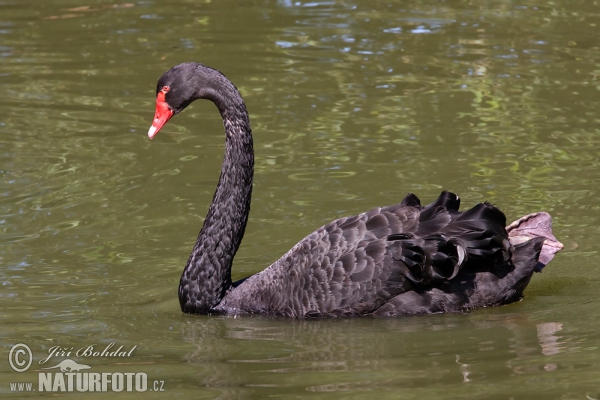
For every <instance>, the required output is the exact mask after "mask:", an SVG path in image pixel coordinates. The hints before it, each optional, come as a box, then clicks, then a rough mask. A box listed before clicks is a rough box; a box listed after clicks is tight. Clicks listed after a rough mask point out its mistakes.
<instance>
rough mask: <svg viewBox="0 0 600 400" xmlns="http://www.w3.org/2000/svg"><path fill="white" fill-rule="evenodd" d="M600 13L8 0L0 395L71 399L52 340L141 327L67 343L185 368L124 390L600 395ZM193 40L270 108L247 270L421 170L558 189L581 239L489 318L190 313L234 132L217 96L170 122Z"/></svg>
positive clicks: (257, 104)
mask: <svg viewBox="0 0 600 400" xmlns="http://www.w3.org/2000/svg"><path fill="white" fill-rule="evenodd" d="M599 27H600V7H598V6H597V5H594V4H593V3H591V2H569V1H555V2H552V3H548V4H544V3H539V2H533V1H520V2H516V1H494V2H470V1H455V2H439V1H416V2H415V1H413V2H393V1H390V2H380V1H366V0H364V1H363V0H361V1H359V0H354V1H349V2H348V1H345V2H341V1H339V2H338V1H329V2H302V1H297V2H294V1H286V0H280V1H266V0H265V1H234V0H226V1H218V2H216V1H215V2H211V1H202V2H197V1H178V2H168V4H167V3H166V2H165V3H161V2H153V1H144V2H134V3H114V2H110V1H105V0H98V1H94V2H88V4H83V5H82V3H81V2H74V1H64V0H63V1H56V0H45V1H26V0H25V1H24V0H20V1H0V232H1V233H0V284H1V289H0V304H2V306H1V307H2V308H1V309H0V327H1V328H0V347H1V349H2V351H0V360H1V361H0V393H2V394H3V395H7V396H15V397H20V396H24V395H25V393H19V392H14V391H11V386H10V384H11V383H15V382H34V386H33V388H35V389H36V391H35V392H31V393H29V395H44V394H45V395H53V393H46V392H44V393H40V391H39V390H37V389H38V373H39V372H42V370H41V368H43V367H45V366H53V365H56V364H57V363H58V362H59V361H61V360H62V359H64V358H66V357H55V358H53V359H52V360H51V361H49V362H48V363H46V364H43V365H41V364H39V361H40V360H42V359H44V358H45V357H47V356H48V351H49V350H50V349H51V348H52V347H55V346H60V347H61V348H65V349H73V351H76V350H78V349H80V348H85V347H87V346H90V345H95V346H96V348H105V347H106V346H108V345H109V344H110V343H115V346H116V347H118V346H123V347H124V348H126V349H131V348H132V347H134V346H137V347H136V348H135V350H134V352H133V353H132V355H131V356H130V357H121V358H118V357H100V356H98V357H76V356H70V357H68V358H71V359H73V360H75V361H76V362H78V363H81V364H87V365H88V366H90V367H91V369H90V371H93V372H111V373H112V372H115V371H121V372H143V373H146V374H147V377H148V382H149V386H150V387H149V389H154V387H153V386H152V385H153V383H154V381H158V382H162V388H163V389H164V392H161V393H155V392H153V393H138V392H135V391H134V392H133V393H121V394H120V397H125V398H134V397H136V396H139V397H141V396H144V397H148V395H155V396H156V397H164V396H173V397H183V396H187V397H191V398H192V397H193V398H220V399H232V398H233V399H236V398H240V399H241V398H244V399H246V398H256V399H263V398H267V397H276V398H305V397H306V398H323V399H332V398H340V399H342V398H343V399H347V398H349V399H364V398H380V399H388V398H389V399H396V398H402V399H423V398H457V399H459V398H460V399H464V398H481V399H511V398H513V399H535V398H540V399H572V398H573V399H579V398H580V399H586V398H587V399H598V398H600V350H599V348H600V333H598V332H600V311H599V310H598V307H597V303H598V302H599V301H600V294H599V292H598V290H597V287H598V284H600V269H599V268H598V265H599V261H600V256H599V255H598V254H597V249H596V243H597V239H598V237H599V235H600V228H599V224H598V215H599V214H598V210H599V205H598V203H597V200H596V197H597V196H596V195H597V193H596V192H597V186H598V182H600V168H599V167H600V163H599V161H598V159H599V155H600V132H599V126H600V125H599V119H600V118H599V115H600V114H599V111H598V110H600V100H599V99H600V96H599V94H600V93H599V88H600V77H599V75H600V47H599V45H598V40H597V39H598V29H600V28H599ZM183 61H198V62H202V63H205V64H207V65H210V66H212V67H215V68H218V69H220V70H221V71H223V72H224V73H225V74H226V75H227V76H228V77H229V78H230V79H231V80H233V82H234V83H235V84H236V85H237V87H238V88H239V89H240V91H241V93H242V94H243V96H244V97H245V99H246V102H247V105H248V109H249V112H250V117H251V121H252V126H253V131H254V141H255V150H256V164H257V165H256V175H255V186H254V191H253V203H252V212H251V215H250V221H249V225H248V229H247V234H246V237H245V240H244V242H243V244H242V248H241V249H240V251H239V253H238V256H237V257H236V262H235V265H234V271H233V275H234V276H233V277H234V279H237V278H242V277H244V276H247V275H249V274H252V273H255V272H258V271H260V270H262V269H263V268H264V267H266V266H268V265H269V264H270V263H271V262H273V261H274V260H276V259H277V258H278V257H279V256H281V255H282V254H283V253H285V252H286V251H287V250H288V249H289V248H291V247H292V246H293V245H294V244H295V243H296V242H297V241H298V240H299V239H301V238H302V237H304V236H305V235H306V234H308V233H310V232H311V231H312V230H314V229H315V228H317V227H319V226H321V225H322V224H324V223H326V222H328V221H330V220H332V219H335V218H338V217H341V216H344V215H350V214H355V213H359V212H362V211H366V210H368V209H371V208H373V207H376V206H382V205H388V204H393V203H395V202H397V201H399V200H400V199H401V198H402V197H403V196H404V195H405V194H406V193H407V192H415V193H417V194H418V195H419V196H420V197H421V199H422V201H423V202H429V201H431V200H433V199H434V198H435V197H436V196H437V195H438V194H439V192H440V191H441V190H442V189H449V190H452V191H454V192H457V193H458V194H460V196H461V198H462V200H463V205H464V207H469V206H472V205H474V204H476V203H478V202H481V201H484V200H488V201H491V202H493V203H494V204H495V205H497V206H499V207H500V208H501V209H502V210H503V211H504V212H505V213H506V214H507V216H508V218H509V219H516V218H518V217H519V216H521V215H523V214H526V213H529V212H534V211H539V210H545V211H548V212H549V213H551V214H552V216H553V217H554V233H555V235H556V236H557V238H559V240H561V241H562V242H563V243H564V244H565V250H564V251H563V252H561V253H559V254H558V256H557V257H556V258H555V260H554V261H553V262H552V263H551V264H550V266H549V267H548V268H547V269H545V270H544V273H543V274H537V275H536V276H534V279H532V282H531V284H530V286H529V287H528V288H527V291H526V296H525V298H524V300H523V301H522V302H519V303H516V304H512V305H510V306H506V307H502V308H496V309H486V310H479V311H475V312H472V313H470V314H467V315H434V316H429V317H416V318H398V319H344V320H322V321H320V320H319V321H289V320H283V319H272V318H225V317H205V316H189V315H183V314H182V313H181V312H180V311H179V304H178V301H177V285H178V282H179V276H180V273H181V270H182V268H183V266H184V264H185V262H186V260H187V257H188V255H189V251H190V250H191V247H192V245H193V243H194V240H195V238H196V235H197V233H198V230H199V229H200V225H201V221H202V219H203V217H204V214H205V213H206V210H207V208H208V205H209V203H210V201H211V199H212V194H213V191H214V188H215V186H216V183H217V179H218V173H219V168H220V163H221V160H222V153H223V150H224V139H223V132H222V124H221V120H220V117H219V115H218V112H217V110H216V109H215V107H214V106H213V105H212V104H209V103H207V102H204V103H201V102H197V103H194V105H193V106H191V107H190V108H189V109H188V110H186V111H185V113H183V114H181V115H178V116H176V117H175V118H173V119H172V120H171V121H170V122H169V124H168V125H167V126H166V127H165V128H164V129H163V130H162V131H161V132H160V133H159V135H158V136H157V137H156V138H155V139H154V140H153V141H152V142H151V141H149V140H148V139H147V136H146V133H147V131H148V127H149V126H150V123H151V121H152V117H153V115H154V103H155V99H154V94H155V85H156V80H157V79H158V78H159V77H160V75H161V74H162V73H163V72H164V71H165V70H166V69H168V68H169V67H171V66H173V65H175V64H178V63H180V62H183ZM17 343H23V344H27V345H28V346H29V347H30V349H31V351H32V353H33V364H32V367H31V368H30V369H29V370H28V371H27V372H23V373H17V372H15V371H14V370H13V369H12V368H11V367H10V365H9V363H8V362H7V361H8V356H9V352H10V350H11V348H12V347H13V345H15V344H17ZM53 371H55V372H57V371H58V370H53ZM44 372H46V371H44ZM113 395H114V394H113ZM95 396H96V397H99V398H104V397H107V396H111V395H110V394H107V393H98V394H96V395H95ZM86 397H87V396H86Z"/></svg>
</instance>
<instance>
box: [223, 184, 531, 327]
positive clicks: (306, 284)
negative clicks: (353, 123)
mask: <svg viewBox="0 0 600 400" xmlns="http://www.w3.org/2000/svg"><path fill="white" fill-rule="evenodd" d="M459 204H460V200H459V198H458V196H456V195H454V194H452V193H449V192H443V193H442V194H441V195H440V197H439V198H438V199H437V200H436V201H435V202H433V203H432V204H430V205H428V206H426V207H422V206H421V205H420V202H419V199H418V198H417V197H416V196H414V195H412V194H409V195H408V196H406V198H405V199H404V200H403V201H402V202H401V203H399V204H396V205H393V206H389V207H383V208H376V209H374V210H371V211H369V212H366V213H363V214H359V215H356V216H353V217H346V218H341V219H338V220H335V221H333V222H331V223H329V224H327V225H325V226H323V227H321V228H319V229H317V230H316V231H314V232H313V233H311V234H310V235H308V236H307V237H305V238H304V239H302V240H301V241H300V242H299V243H298V244H296V246H294V247H293V248H292V249H291V250H290V251H288V252H287V253H286V254H285V255H284V256H283V257H281V258H280V259H279V260H277V261H276V262H275V263H273V264H272V265H271V266H270V267H268V268H267V269H265V270H264V271H262V272H259V273H258V274H256V275H253V276H251V277H249V278H247V279H245V280H244V281H243V282H241V283H238V284H237V285H234V287H232V288H231V290H230V291H229V292H228V293H227V294H226V295H225V297H224V298H223V300H222V301H221V303H220V304H219V305H218V306H217V307H215V310H214V311H217V312H225V313H235V314H240V313H242V314H245V313H249V314H273V315H283V316H289V317H306V316H350V315H365V314H372V313H378V310H380V311H379V314H381V315H399V314H402V315H406V314H420V313H429V312H441V311H460V310H463V309H468V308H472V307H479V306H484V305H488V306H492V305H496V304H503V303H507V302H510V301H514V300H517V299H518V298H519V296H520V295H521V292H522V289H523V288H524V286H523V288H519V287H517V288H516V290H515V293H513V294H512V295H511V296H506V295H504V294H502V295H500V294H498V296H496V295H495V292H494V285H496V286H498V285H499V286H498V288H500V287H501V286H502V285H500V284H499V282H503V279H505V278H506V277H507V276H509V275H510V273H512V272H514V271H515V270H523V271H524V272H523V273H521V275H526V276H528V277H530V276H531V274H532V273H533V270H534V268H535V266H536V264H537V262H538V260H537V259H538V255H539V252H540V249H541V246H542V243H543V240H538V239H535V240H532V241H530V242H531V243H528V242H527V243H524V244H522V245H520V247H519V249H516V250H518V251H517V252H516V254H517V255H519V257H518V259H517V260H513V258H514V257H513V253H515V248H513V247H511V244H510V242H509V240H508V234H507V232H506V229H505V226H506V218H505V216H504V214H503V213H502V212H501V211H500V210H498V209H497V208H495V207H493V206H492V205H490V204H487V203H484V204H478V205H476V206H475V207H473V208H472V209H470V210H468V211H466V212H464V213H461V212H459V211H458V207H459ZM511 257H512V258H511ZM521 259H526V260H527V262H526V263H521V262H520V260H521ZM517 264H518V265H517ZM521 264H523V265H521ZM494 278H495V279H496V280H498V281H499V282H494ZM478 280H480V281H481V282H480V284H481V290H480V292H478V291H477V288H476V287H475V286H476V285H477V284H478ZM513 280H514V281H515V282H516V280H515V279H513ZM513 280H511V282H512V281H513ZM467 281H468V282H467ZM483 281H485V282H492V283H490V284H487V283H486V284H485V285H484V284H483ZM527 281H528V279H527ZM507 282H508V281H507ZM515 282H512V283H511V284H510V285H511V287H512V286H514V283H515ZM525 285H526V283H525ZM484 288H485V290H484ZM484 292H485V293H484ZM498 292H500V289H499V290H498ZM402 295H404V297H402Z"/></svg>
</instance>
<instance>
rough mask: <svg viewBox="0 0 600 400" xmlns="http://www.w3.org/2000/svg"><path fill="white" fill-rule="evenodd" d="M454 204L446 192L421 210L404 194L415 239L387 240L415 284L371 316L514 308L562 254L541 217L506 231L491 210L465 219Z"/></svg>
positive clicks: (482, 207) (480, 208)
mask: <svg viewBox="0 0 600 400" xmlns="http://www.w3.org/2000/svg"><path fill="white" fill-rule="evenodd" d="M459 204H460V201H459V199H458V196H456V195H454V194H452V193H449V192H443V193H442V194H441V195H440V197H439V198H438V199H437V200H436V201H435V202H433V203H432V204H429V205H427V206H425V207H422V206H421V205H420V203H419V200H418V198H417V197H416V196H414V195H411V194H409V195H408V196H407V197H406V198H405V199H404V201H403V202H402V205H406V206H411V207H415V208H417V209H418V210H419V211H420V217H419V225H418V228H417V229H416V231H415V232H412V233H401V234H395V235H390V236H389V237H388V240H391V241H397V242H396V243H397V246H398V247H399V248H400V249H401V251H399V252H398V253H396V257H395V259H396V260H397V261H400V269H401V271H402V273H403V275H405V276H406V277H407V278H408V279H409V280H410V281H411V282H412V284H413V287H412V288H413V290H408V291H406V292H404V293H402V294H399V295H397V296H395V297H394V298H392V299H390V300H389V301H388V302H387V303H385V304H384V305H383V306H382V307H380V308H379V309H377V310H375V312H374V314H375V315H380V316H392V315H414V314H430V313H438V312H449V311H450V312H452V311H454V312H456V311H465V310H469V309H472V308H476V307H491V306H497V305H501V304H508V303H511V302H514V301H517V300H519V299H520V298H521V296H522V295H523V291H524V290H525V288H526V287H527V285H528V284H529V281H530V279H531V276H532V275H533V273H534V272H540V271H541V270H542V268H543V267H544V266H546V265H547V264H548V263H549V262H550V260H552V258H553V257H554V255H555V254H556V253H557V252H558V251H559V250H560V249H562V248H563V245H562V244H561V243H560V242H559V241H558V240H556V238H555V237H554V235H553V234H552V218H551V217H550V215H548V214H547V213H545V212H539V213H534V214H529V215H527V216H524V217H522V218H520V219H518V220H517V221H515V222H513V223H512V224H510V225H508V226H507V227H506V229H505V226H506V218H505V217H504V214H503V213H502V212H501V211H500V210H498V209H497V208H495V207H494V206H492V205H491V204H488V203H482V204H478V205H476V206H475V207H473V208H471V209H470V210H467V211H466V212H464V213H461V212H459V211H458V207H459Z"/></svg>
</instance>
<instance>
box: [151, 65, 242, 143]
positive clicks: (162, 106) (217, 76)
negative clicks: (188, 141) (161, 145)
mask: <svg viewBox="0 0 600 400" xmlns="http://www.w3.org/2000/svg"><path fill="white" fill-rule="evenodd" d="M232 88H233V89H232ZM232 92H233V93H234V94H233V95H232ZM235 94H237V89H235V86H233V84H232V83H231V82H230V81H229V80H228V79H227V78H226V77H225V76H224V75H223V74H221V73H220V72H219V71H217V70H216V69H213V68H210V67H207V66H205V65H202V64H199V63H195V62H186V63H183V64H179V65H176V66H174V67H173V68H171V69H170V70H168V71H167V72H165V73H164V74H163V76H161V77H160V79H159V80H158V83H157V84H156V113H155V114H154V120H153V121H152V126H151V127H150V130H149V131H148V137H149V138H150V139H152V138H153V137H154V135H156V134H157V133H158V131H159V130H160V129H161V128H162V127H163V126H164V125H165V124H166V123H167V121H169V119H171V117H172V116H173V115H175V114H177V113H180V112H181V111H183V110H184V109H185V108H186V107H187V106H188V105H189V104H190V103H191V102H193V101H194V100H196V99H208V100H211V101H213V102H214V103H215V104H216V105H217V107H219V109H221V105H222V104H225V103H228V101H230V100H231V98H232V97H235ZM237 96H238V97H239V94H237Z"/></svg>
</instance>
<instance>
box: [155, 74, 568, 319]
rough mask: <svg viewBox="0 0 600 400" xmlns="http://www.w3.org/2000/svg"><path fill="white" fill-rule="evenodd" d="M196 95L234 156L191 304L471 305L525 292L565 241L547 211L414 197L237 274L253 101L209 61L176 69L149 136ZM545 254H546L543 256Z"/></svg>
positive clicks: (204, 239) (191, 285) (193, 309)
mask: <svg viewBox="0 0 600 400" xmlns="http://www.w3.org/2000/svg"><path fill="white" fill-rule="evenodd" d="M196 99H208V100H211V101H213V102H214V103H215V104H216V106H217V108H218V109H219V112H220V113H221V116H222V118H223V125H224V128H225V134H226V149H225V158H224V161H223V165H222V168H221V176H220V179H219V183H218V185H217V190H216V192H215V195H214V197H213V201H212V203H211V205H210V208H209V210H208V214H207V216H206V220H205V221H204V225H203V226H202V229H201V231H200V234H199V235H198V239H197V241H196V244H195V246H194V248H193V250H192V253H191V255H190V258H189V260H188V262H187V265H186V267H185V269H184V271H183V274H182V276H181V281H180V286H179V301H180V304H181V309H182V310H183V311H184V312H187V313H198V314H207V313H226V314H270V315H281V316H287V317H294V318H300V317H328V316H357V315H378V316H396V315H414V314H428V313H437V312H456V311H465V310H469V309H472V308H476V307H489V306H496V305H501V304H507V303H510V302H513V301H515V300H518V299H519V298H520V297H521V296H522V293H523V290H524V289H525V287H526V286H527V284H528V283H529V279H530V278H531V276H532V274H533V272H534V270H541V267H543V265H545V264H547V263H548V262H549V261H550V260H551V259H552V256H553V255H554V254H555V253H556V252H557V251H558V250H560V249H561V248H562V245H561V244H560V242H558V241H557V240H556V239H555V238H554V236H553V235H552V231H551V219H550V216H549V215H548V214H546V213H536V214H530V215H529V216H525V217H523V218H521V219H519V220H518V221H516V222H515V223H513V224H511V225H509V227H508V230H507V228H506V218H505V216H504V214H503V213H502V212H501V211H500V210H499V209H497V208H496V207H494V206H492V205H491V204H488V203H482V204H478V205H476V206H475V207H473V208H471V209H469V210H467V211H465V212H460V211H459V206H460V200H459V198H458V196H456V195H455V194H453V193H450V192H446V191H444V192H442V194H441V195H440V196H439V197H438V199H437V200H435V201H434V202H433V203H431V204H429V205H427V206H425V207H423V206H421V204H420V201H419V199H418V198H417V197H416V196H415V195H414V194H408V195H407V196H406V197H405V198H404V200H402V202H400V203H398V204H395V205H392V206H388V207H381V208H375V209H373V210H371V211H369V212H366V213H363V214H359V215H355V216H351V217H345V218H340V219H338V220H335V221H333V222H330V223H329V224H327V225H325V226H323V227H321V228H319V229H317V230H316V231H314V232H313V233H311V234H309V235H308V236H306V237H305V238H304V239H302V240H301V241H300V242H299V243H298V244H296V245H295V246H294V247H293V248H292V249H291V250H290V251H288V252H287V253H286V254H285V255H283V257H281V258H280V259H279V260H277V261H275V262H274V263H273V264H272V265H271V266H270V267H268V268H266V269H265V270H263V271H261V272H259V273H257V274H255V275H252V276H250V277H248V278H245V279H243V280H240V281H238V282H232V281H231V265H232V262H233V258H234V256H235V253H236V252H237V250H238V248H239V246H240V243H241V240H242V237H243V235H244V230H245V227H246V222H247V220H248V214H249V212H250V198H251V193H252V177H253V169H254V151H253V147H252V133H251V129H250V122H249V118H248V113H247V111H246V106H245V104H244V101H243V99H242V97H241V96H240V94H239V92H238V90H237V89H236V88H235V86H234V85H233V84H232V83H231V82H230V81H229V80H228V79H227V78H225V76H224V75H222V74H221V73H220V72H218V71H216V70H214V69H212V68H209V67H206V66H204V65H202V64H197V63H184V64H180V65H178V66H176V67H173V68H172V69H171V70H169V71H167V72H166V73H165V74H164V75H163V76H162V77H161V78H160V80H159V82H158V85H157V111H156V116H155V120H154V123H153V126H152V128H151V129H150V131H149V136H150V137H151V138H152V137H153V136H154V135H155V134H156V133H157V132H158V130H160V128H161V127H162V126H163V125H164V123H166V122H167V121H168V119H169V118H170V117H171V116H172V115H174V114H177V113H179V112H181V111H182V110H183V109H184V108H185V107H186V106H187V105H189V104H190V103H191V102H192V101H194V100H196ZM540 254H541V256H540Z"/></svg>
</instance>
